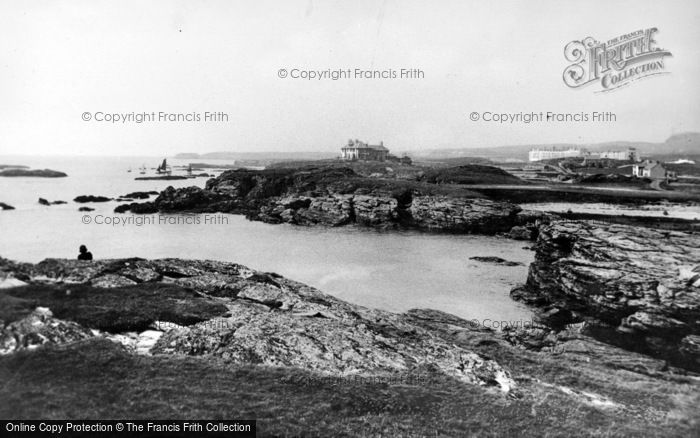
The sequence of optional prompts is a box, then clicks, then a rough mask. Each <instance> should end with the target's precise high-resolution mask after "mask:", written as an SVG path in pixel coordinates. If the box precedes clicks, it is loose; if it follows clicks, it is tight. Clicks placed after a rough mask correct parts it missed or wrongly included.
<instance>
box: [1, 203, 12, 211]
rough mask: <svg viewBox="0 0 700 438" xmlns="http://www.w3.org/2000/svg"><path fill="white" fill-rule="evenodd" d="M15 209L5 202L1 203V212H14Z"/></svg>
mask: <svg viewBox="0 0 700 438" xmlns="http://www.w3.org/2000/svg"><path fill="white" fill-rule="evenodd" d="M14 209H15V207H13V206H11V205H9V204H5V203H4V202H0V210H14Z"/></svg>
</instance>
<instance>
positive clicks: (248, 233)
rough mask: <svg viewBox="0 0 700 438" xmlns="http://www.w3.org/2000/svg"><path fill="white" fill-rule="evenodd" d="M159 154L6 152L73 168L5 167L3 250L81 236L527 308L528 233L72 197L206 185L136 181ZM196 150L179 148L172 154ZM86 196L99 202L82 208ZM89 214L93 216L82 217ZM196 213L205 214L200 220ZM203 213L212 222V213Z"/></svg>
mask: <svg viewBox="0 0 700 438" xmlns="http://www.w3.org/2000/svg"><path fill="white" fill-rule="evenodd" d="M159 161H160V158H157V157H154V158H114V159H105V158H70V159H66V158H41V159H37V158H35V157H32V158H28V157H2V156H0V164H25V165H29V166H30V167H32V168H51V169H55V170H61V171H64V172H66V173H68V174H69V177H67V178H59V179H48V178H0V202H6V203H8V204H10V205H13V206H14V207H16V210H12V211H2V212H0V256H2V257H7V258H10V259H15V260H21V261H28V262H38V261H40V260H42V259H44V258H47V257H67V258H73V257H76V256H77V248H78V246H79V245H80V244H85V245H87V246H88V248H89V249H90V251H92V253H93V254H94V256H95V257H96V258H117V257H132V256H134V257H144V258H157V257H179V258H194V259H214V260H223V261H231V262H236V263H241V264H244V265H247V266H250V267H251V268H254V269H258V270H263V271H272V272H277V273H279V274H282V275H284V276H286V277H289V278H292V279H295V280H298V281H301V282H304V283H307V284H309V285H312V286H315V287H318V288H319V289H321V290H323V291H324V292H326V293H330V294H332V295H334V296H336V297H338V298H341V299H344V300H347V301H350V302H352V303H356V304H360V305H364V306H368V307H375V308H380V309H385V310H390V311H397V312H399V311H405V310H408V309H411V308H419V307H420V308H433V309H438V310H443V311H446V312H449V313H452V314H455V315H458V316H461V317H464V318H468V319H478V320H480V321H482V320H484V319H492V320H508V321H519V320H528V319H529V318H530V317H531V314H530V312H529V311H528V310H527V309H526V308H525V307H524V306H522V305H520V304H518V303H515V302H513V301H512V300H511V299H510V298H509V296H508V292H509V290H510V288H512V287H513V286H514V285H516V284H517V283H521V282H523V281H524V280H525V278H526V277H527V265H528V264H529V263H530V262H531V261H532V258H533V253H532V251H529V250H527V249H524V248H523V246H524V244H523V243H522V242H517V241H513V240H508V239H502V238H497V237H485V236H441V235H429V234H422V233H415V232H400V233H398V232H377V231H371V230H366V229H357V228H353V227H345V228H320V227H314V228H305V227H295V226H291V225H269V224H264V223H259V222H250V221H247V220H246V219H245V218H244V217H242V216H235V215H213V216H212V215H209V216H207V217H205V215H194V216H183V215H176V216H172V217H167V218H166V217H165V216H159V215H146V216H142V215H133V216H132V215H130V214H125V215H117V214H114V213H113V212H112V211H113V209H114V207H115V206H116V205H118V204H119V203H117V202H108V203H93V204H76V203H74V202H72V199H73V198H74V197H75V196H78V195H102V196H108V197H116V196H119V195H124V194H126V193H128V192H131V191H137V190H139V191H147V190H158V191H160V190H163V189H164V188H165V187H167V186H168V185H173V186H175V187H184V186H189V185H199V186H203V185H204V183H205V181H206V178H198V179H193V180H186V181H134V179H133V178H134V177H136V176H140V175H139V174H138V170H137V168H138V167H140V166H141V165H143V164H144V163H145V164H146V165H147V166H149V167H155V166H156V165H157V164H158V162H159ZM189 161H191V160H186V161H177V160H172V161H171V164H173V165H178V164H187V163H188V162H189ZM196 161H199V160H196ZM129 168H132V169H133V171H132V172H131V173H128V172H127V169H129ZM149 173H151V171H149ZM39 197H43V198H46V199H48V200H50V201H54V200H64V201H68V204H66V205H55V206H51V207H44V206H41V205H39V204H38V203H37V199H38V198H39ZM81 205H88V206H90V207H92V208H95V211H93V212H90V213H82V212H78V211H77V210H78V207H80V206H81ZM86 215H87V217H89V219H90V223H88V224H86V223H84V222H83V221H87V219H85V216H86ZM112 217H118V218H120V219H121V220H124V219H128V218H132V219H130V220H132V222H131V223H129V224H126V225H122V224H119V225H116V226H115V225H111V224H108V222H110V220H111V218H112ZM186 218H188V219H186ZM196 219H198V222H199V224H192V222H195V221H196ZM206 219H212V220H213V221H212V222H213V223H210V224H205V223H204V222H205V220H206ZM164 221H165V223H164ZM171 221H172V222H175V223H169V222H171ZM96 222H97V223H96ZM185 222H189V223H185ZM137 223H142V225H140V226H139V225H137ZM473 256H498V257H501V258H504V259H507V260H512V261H517V262H521V263H522V264H523V265H522V266H516V267H502V266H496V265H491V264H484V263H480V262H476V261H473V260H469V258H470V257H473Z"/></svg>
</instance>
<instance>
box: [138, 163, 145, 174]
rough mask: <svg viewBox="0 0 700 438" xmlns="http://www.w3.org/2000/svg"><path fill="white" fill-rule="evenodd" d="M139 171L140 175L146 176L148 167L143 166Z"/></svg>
mask: <svg viewBox="0 0 700 438" xmlns="http://www.w3.org/2000/svg"><path fill="white" fill-rule="evenodd" d="M139 171H140V172H139V173H140V174H141V175H145V174H146V165H145V164H144V165H143V166H141V168H140V169H139Z"/></svg>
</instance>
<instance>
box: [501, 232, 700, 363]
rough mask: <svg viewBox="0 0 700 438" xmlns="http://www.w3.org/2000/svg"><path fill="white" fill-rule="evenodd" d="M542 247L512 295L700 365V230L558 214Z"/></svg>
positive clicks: (560, 317) (563, 318)
mask: <svg viewBox="0 0 700 438" xmlns="http://www.w3.org/2000/svg"><path fill="white" fill-rule="evenodd" d="M535 251H536V253H535V261H534V262H533V263H532V264H531V265H530V269H529V274H528V278H527V282H526V284H525V285H524V286H523V287H519V288H516V289H514V290H513V292H512V293H511V296H513V297H514V298H515V299H519V300H521V301H524V302H526V303H528V304H530V305H531V306H533V307H534V308H535V309H536V310H537V313H538V318H539V321H540V322H542V323H543V324H545V325H547V326H548V327H550V328H552V329H554V330H562V329H563V328H565V327H567V326H570V325H576V326H577V329H578V330H580V331H581V332H582V333H584V334H588V335H590V336H593V337H595V338H597V339H600V340H602V341H604V342H606V343H610V344H613V345H618V346H621V347H623V348H626V349H630V350H633V351H639V352H642V353H645V354H649V355H651V356H654V357H659V358H662V359H664V360H667V361H669V363H672V364H674V365H676V366H681V367H684V368H688V369H692V370H695V371H699V370H700V236H698V235H697V234H695V233H686V232H678V231H667V230H660V229H653V228H645V227H634V226H628V225H619V224H600V223H592V222H586V221H556V222H553V223H551V224H549V225H544V226H542V227H540V230H539V236H538V239H537V242H536V244H535Z"/></svg>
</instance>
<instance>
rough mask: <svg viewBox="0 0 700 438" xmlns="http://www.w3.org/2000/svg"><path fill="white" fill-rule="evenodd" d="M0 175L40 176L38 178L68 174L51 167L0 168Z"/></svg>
mask: <svg viewBox="0 0 700 438" xmlns="http://www.w3.org/2000/svg"><path fill="white" fill-rule="evenodd" d="M2 176H9V177H15V176H30V177H40V178H62V177H65V176H68V175H67V174H65V173H63V172H59V171H57V170H51V169H20V168H10V169H3V170H0V177H2Z"/></svg>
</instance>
